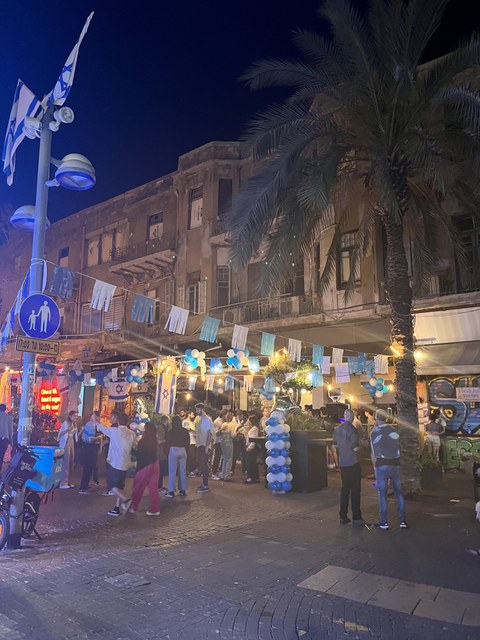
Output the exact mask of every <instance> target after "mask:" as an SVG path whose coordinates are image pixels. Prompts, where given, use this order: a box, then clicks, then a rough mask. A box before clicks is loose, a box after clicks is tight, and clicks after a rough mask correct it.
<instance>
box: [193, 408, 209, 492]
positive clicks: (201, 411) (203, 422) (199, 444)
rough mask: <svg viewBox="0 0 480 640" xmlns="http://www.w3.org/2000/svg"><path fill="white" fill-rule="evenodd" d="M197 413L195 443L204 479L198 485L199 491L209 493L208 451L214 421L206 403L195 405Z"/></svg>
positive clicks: (200, 470) (199, 467) (198, 462)
mask: <svg viewBox="0 0 480 640" xmlns="http://www.w3.org/2000/svg"><path fill="white" fill-rule="evenodd" d="M195 413H196V414H197V416H198V422H197V423H196V434H197V437H196V443H195V446H196V448H197V464H198V470H199V472H200V475H201V476H202V481H203V484H201V485H200V486H199V487H198V489H197V491H198V493H207V491H208V476H209V468H208V452H209V451H210V447H211V442H212V431H213V423H212V420H211V418H209V417H208V416H207V414H206V413H205V405H204V404H202V403H201V402H199V403H198V404H196V405H195Z"/></svg>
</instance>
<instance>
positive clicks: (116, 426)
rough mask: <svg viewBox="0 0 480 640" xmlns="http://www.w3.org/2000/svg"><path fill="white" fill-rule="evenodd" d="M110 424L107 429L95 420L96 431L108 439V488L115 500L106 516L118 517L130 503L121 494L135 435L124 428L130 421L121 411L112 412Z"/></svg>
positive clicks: (129, 463) (130, 459)
mask: <svg viewBox="0 0 480 640" xmlns="http://www.w3.org/2000/svg"><path fill="white" fill-rule="evenodd" d="M92 418H93V416H92ZM110 422H111V426H110V427H107V426H106V425H104V424H101V422H99V421H98V420H95V423H96V425H97V429H98V430H99V431H101V432H102V433H103V434H104V435H106V436H107V438H109V439H110V446H109V448H108V457H107V462H108V464H109V465H110V467H109V468H108V474H109V478H108V486H109V487H111V490H112V493H113V494H114V495H115V496H116V498H117V500H116V504H115V507H114V508H113V509H111V510H110V511H109V512H108V515H109V516H113V517H118V516H120V515H122V513H125V512H126V511H127V510H128V508H129V507H130V503H131V500H130V499H129V498H127V497H126V496H125V495H124V494H123V493H122V489H124V488H125V478H126V477H127V470H128V469H129V467H130V465H131V461H132V449H133V445H134V444H135V434H134V433H133V431H131V430H130V429H129V428H128V427H127V426H126V425H127V424H129V423H130V420H129V419H128V416H127V415H125V413H122V412H121V411H112V414H111V416H110Z"/></svg>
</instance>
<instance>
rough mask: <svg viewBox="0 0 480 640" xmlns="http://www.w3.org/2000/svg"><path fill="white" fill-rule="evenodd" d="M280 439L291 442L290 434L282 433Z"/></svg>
mask: <svg viewBox="0 0 480 640" xmlns="http://www.w3.org/2000/svg"><path fill="white" fill-rule="evenodd" d="M280 438H281V439H282V440H283V441H284V442H286V441H287V440H290V434H289V433H281V434H280Z"/></svg>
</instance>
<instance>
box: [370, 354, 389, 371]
mask: <svg viewBox="0 0 480 640" xmlns="http://www.w3.org/2000/svg"><path fill="white" fill-rule="evenodd" d="M373 362H374V367H375V373H380V374H385V375H386V374H388V356H380V355H379V356H375V358H374V360H373Z"/></svg>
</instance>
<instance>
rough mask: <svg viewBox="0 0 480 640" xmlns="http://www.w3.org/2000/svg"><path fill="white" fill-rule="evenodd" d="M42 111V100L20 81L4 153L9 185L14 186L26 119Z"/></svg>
mask: <svg viewBox="0 0 480 640" xmlns="http://www.w3.org/2000/svg"><path fill="white" fill-rule="evenodd" d="M40 109H41V104H40V100H38V98H37V97H36V96H35V94H34V93H32V92H31V91H30V89H29V88H28V87H27V86H26V85H25V84H24V83H23V82H22V81H21V80H18V81H17V88H16V89H15V96H14V98H13V104H12V110H11V111H10V118H9V120H8V126H7V133H6V135H5V142H4V143H3V152H2V160H3V173H4V174H5V175H6V176H7V184H8V185H10V186H11V185H12V184H13V174H14V173H15V151H16V150H17V148H18V145H19V144H20V143H21V142H22V140H23V139H24V138H25V131H24V125H25V118H26V117H27V116H28V117H30V118H34V117H35V116H36V115H37V114H38V112H39V111H40Z"/></svg>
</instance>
